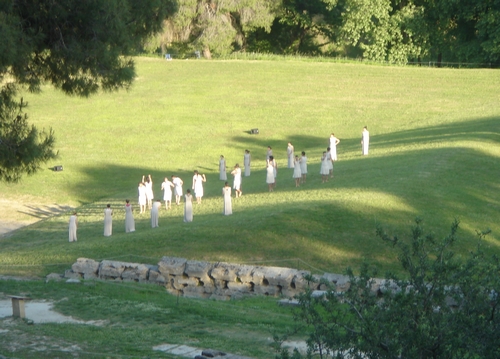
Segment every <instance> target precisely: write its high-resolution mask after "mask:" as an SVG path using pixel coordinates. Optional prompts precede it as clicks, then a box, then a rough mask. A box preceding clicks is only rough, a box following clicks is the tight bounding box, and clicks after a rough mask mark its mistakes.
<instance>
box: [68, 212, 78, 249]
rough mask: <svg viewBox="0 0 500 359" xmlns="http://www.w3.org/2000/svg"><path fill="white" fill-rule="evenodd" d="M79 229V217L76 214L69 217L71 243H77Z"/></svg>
mask: <svg viewBox="0 0 500 359" xmlns="http://www.w3.org/2000/svg"><path fill="white" fill-rule="evenodd" d="M77 228H78V216H77V215H76V212H73V214H72V215H71V216H70V217H69V241H70V242H76V230H77Z"/></svg>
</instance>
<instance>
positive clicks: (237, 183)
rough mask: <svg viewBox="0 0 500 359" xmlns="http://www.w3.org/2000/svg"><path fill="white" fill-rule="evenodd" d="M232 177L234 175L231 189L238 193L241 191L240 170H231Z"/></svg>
mask: <svg viewBox="0 0 500 359" xmlns="http://www.w3.org/2000/svg"><path fill="white" fill-rule="evenodd" d="M233 175H234V181H233V188H234V189H235V190H238V191H239V190H240V189H241V168H235V169H234V170H233Z"/></svg>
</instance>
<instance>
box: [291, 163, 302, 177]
mask: <svg viewBox="0 0 500 359" xmlns="http://www.w3.org/2000/svg"><path fill="white" fill-rule="evenodd" d="M301 177H302V172H301V169H300V161H299V160H296V161H295V160H294V167H293V178H301Z"/></svg>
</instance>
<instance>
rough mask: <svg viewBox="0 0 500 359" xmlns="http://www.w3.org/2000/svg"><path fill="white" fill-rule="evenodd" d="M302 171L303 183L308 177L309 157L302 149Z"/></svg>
mask: <svg viewBox="0 0 500 359" xmlns="http://www.w3.org/2000/svg"><path fill="white" fill-rule="evenodd" d="M299 161H300V173H301V174H302V181H301V182H302V183H306V177H307V157H306V153H305V152H304V151H302V156H300V160H299Z"/></svg>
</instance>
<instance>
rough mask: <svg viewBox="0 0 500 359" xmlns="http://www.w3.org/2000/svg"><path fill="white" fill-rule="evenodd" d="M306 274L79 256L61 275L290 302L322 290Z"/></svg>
mask: <svg viewBox="0 0 500 359" xmlns="http://www.w3.org/2000/svg"><path fill="white" fill-rule="evenodd" d="M310 275H311V273H310V272H309V271H301V270H297V269H291V268H282V267H264V266H251V265H240V264H232V263H224V262H215V263H211V262H203V261H194V260H187V259H184V258H176V257H163V258H162V259H161V260H160V261H159V262H158V264H157V265H152V264H140V263H128V262H120V261H110V260H103V261H102V262H97V261H94V260H93V259H88V258H78V260H77V261H76V263H74V264H73V265H72V266H71V269H70V270H67V271H66V272H65V274H64V277H65V278H68V279H103V280H115V281H134V282H141V283H152V284H157V285H161V286H164V287H165V288H166V289H167V291H168V292H170V293H172V294H174V295H181V296H186V297H197V298H211V299H219V300H228V299H237V298H241V297H243V296H250V295H266V296H275V297H278V296H280V297H285V298H293V297H294V296H295V295H296V294H299V293H300V292H303V291H304V290H305V289H306V288H307V287H309V288H311V289H312V290H324V289H326V288H325V286H324V284H319V283H312V282H310V281H308V280H307V277H308V276H310ZM314 277H315V279H317V280H318V282H320V281H319V280H322V281H326V282H329V283H330V284H332V285H334V286H335V288H336V290H337V291H338V292H343V291H345V290H347V289H348V288H349V281H348V280H349V278H348V277H347V276H344V275H340V274H330V273H325V274H323V275H322V276H321V275H314Z"/></svg>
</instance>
